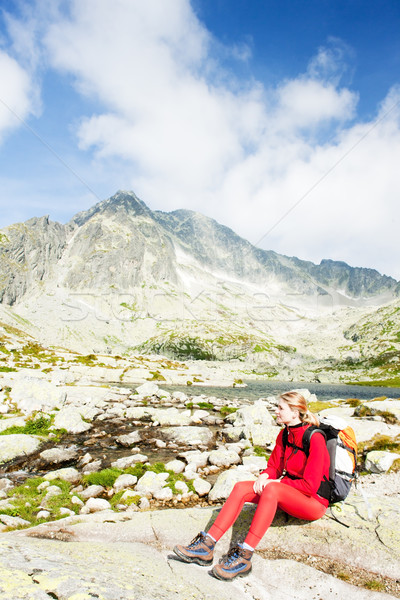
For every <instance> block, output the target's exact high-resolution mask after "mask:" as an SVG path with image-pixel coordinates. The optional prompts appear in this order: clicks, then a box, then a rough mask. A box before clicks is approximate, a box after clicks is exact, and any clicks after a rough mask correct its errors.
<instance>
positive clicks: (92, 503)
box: [81, 498, 111, 513]
mask: <svg viewBox="0 0 400 600" xmlns="http://www.w3.org/2000/svg"><path fill="white" fill-rule="evenodd" d="M84 508H86V509H87V510H88V511H89V512H91V513H92V512H98V511H102V510H110V509H111V504H110V503H109V501H108V500H105V499H103V498H89V500H88V501H87V502H86V504H85V506H84ZM81 510H83V509H81Z"/></svg>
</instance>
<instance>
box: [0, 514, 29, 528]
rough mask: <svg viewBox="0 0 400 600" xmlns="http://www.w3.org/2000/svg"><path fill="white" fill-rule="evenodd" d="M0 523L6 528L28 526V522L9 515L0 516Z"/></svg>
mask: <svg viewBox="0 0 400 600" xmlns="http://www.w3.org/2000/svg"><path fill="white" fill-rule="evenodd" d="M0 521H1V522H2V523H4V525H6V527H21V526H24V525H30V522H29V521H27V520H26V519H21V517H11V516H9V515H0Z"/></svg>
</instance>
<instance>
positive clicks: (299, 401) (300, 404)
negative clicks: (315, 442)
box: [279, 392, 319, 425]
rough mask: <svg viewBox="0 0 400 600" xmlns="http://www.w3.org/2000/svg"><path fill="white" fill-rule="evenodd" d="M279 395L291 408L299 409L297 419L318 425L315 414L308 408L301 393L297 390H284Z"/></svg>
mask: <svg viewBox="0 0 400 600" xmlns="http://www.w3.org/2000/svg"><path fill="white" fill-rule="evenodd" d="M279 397H280V399H281V400H283V402H286V404H288V405H289V406H290V408H291V409H294V410H298V411H299V419H300V421H301V422H302V423H309V424H310V425H319V419H318V417H317V415H315V414H314V413H312V412H311V411H309V410H308V407H307V402H306V399H305V398H304V396H302V394H299V392H285V393H284V394H281V395H280V396H279Z"/></svg>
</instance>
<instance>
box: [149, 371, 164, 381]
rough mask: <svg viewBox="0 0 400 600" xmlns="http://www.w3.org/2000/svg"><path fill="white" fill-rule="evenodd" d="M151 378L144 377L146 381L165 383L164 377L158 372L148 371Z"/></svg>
mask: <svg viewBox="0 0 400 600" xmlns="http://www.w3.org/2000/svg"><path fill="white" fill-rule="evenodd" d="M150 375H151V377H146V379H147V381H166V379H165V377H164V375H163V374H162V373H160V371H150Z"/></svg>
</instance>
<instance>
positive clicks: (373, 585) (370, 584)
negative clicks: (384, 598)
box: [364, 579, 385, 592]
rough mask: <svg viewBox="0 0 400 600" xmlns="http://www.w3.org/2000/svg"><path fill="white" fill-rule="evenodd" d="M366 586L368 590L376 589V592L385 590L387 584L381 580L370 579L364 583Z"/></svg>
mask: <svg viewBox="0 0 400 600" xmlns="http://www.w3.org/2000/svg"><path fill="white" fill-rule="evenodd" d="M364 587H365V588H367V590H375V591H376V592H383V591H384V589H385V585H384V584H383V583H382V582H381V581H377V580H376V579H370V580H369V581H366V582H365V583H364Z"/></svg>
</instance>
